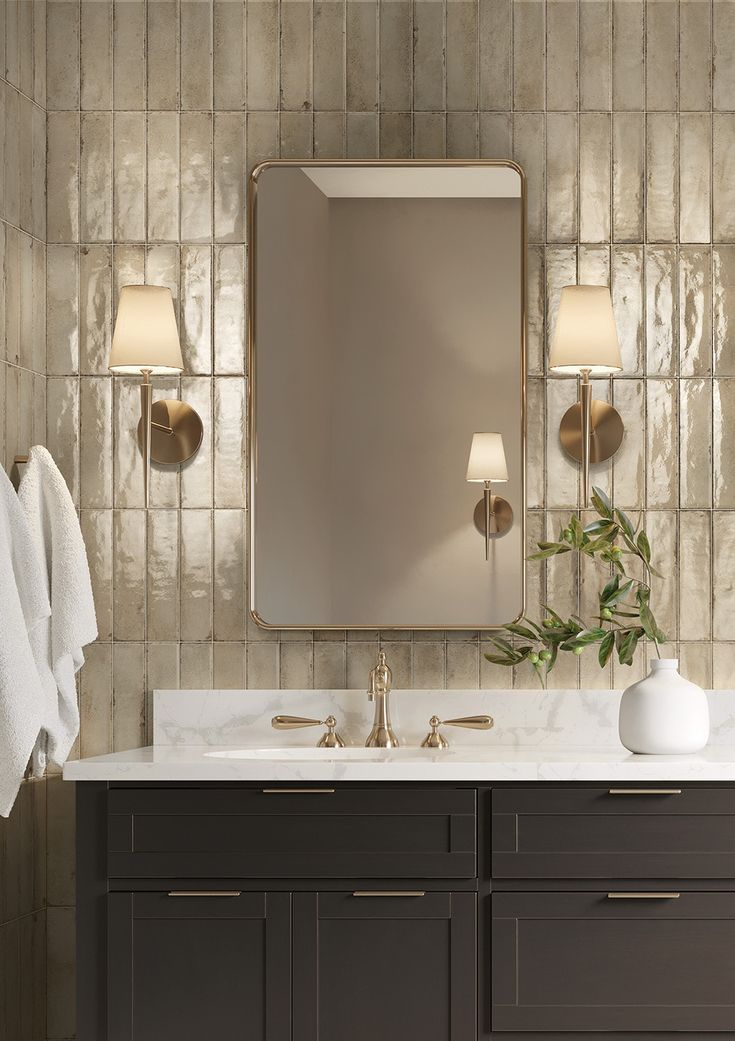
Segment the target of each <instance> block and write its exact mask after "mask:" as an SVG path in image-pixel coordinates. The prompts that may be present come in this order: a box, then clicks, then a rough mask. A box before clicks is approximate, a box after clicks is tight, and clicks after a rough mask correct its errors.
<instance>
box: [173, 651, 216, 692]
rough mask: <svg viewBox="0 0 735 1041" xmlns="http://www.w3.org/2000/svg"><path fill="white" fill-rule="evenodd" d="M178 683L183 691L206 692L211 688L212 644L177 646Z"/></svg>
mask: <svg viewBox="0 0 735 1041" xmlns="http://www.w3.org/2000/svg"><path fill="white" fill-rule="evenodd" d="M179 652H180V653H179V661H180V665H179V668H180V674H179V682H180V683H181V686H182V687H183V688H184V689H185V690H208V689H210V688H211V686H212V644H211V643H182V644H180V646H179Z"/></svg>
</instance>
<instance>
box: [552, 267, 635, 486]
mask: <svg viewBox="0 0 735 1041" xmlns="http://www.w3.org/2000/svg"><path fill="white" fill-rule="evenodd" d="M622 367H623V366H622V363H621V360H620V345H619V343H618V334H617V331H616V329H615V318H614V316H613V309H612V300H611V299H610V290H609V289H608V287H607V286H585V285H582V286H564V288H563V289H562V291H561V299H560V301H559V313H558V315H557V319H556V330H555V332H554V340H553V343H552V345H551V351H550V353H549V369H550V370H551V371H552V372H558V373H562V374H564V373H565V374H567V375H574V376H578V377H579V378H580V381H581V382H580V386H579V401H578V402H577V403H576V404H574V405H572V406H571V407H570V408H568V409H567V411H566V412H565V413H564V416H563V417H562V421H561V426H560V427H559V438H560V440H561V444H562V447H563V449H564V451H565V452H566V453H567V454H568V455H570V456H571V457H572V458H573V459H576V460H577V461H578V462H581V464H582V505H583V506H587V504H588V502H589V485H590V463H602V462H604V461H605V460H606V459H610V457H611V456H613V455H615V453H616V452H617V450H618V449H619V448H620V444H621V442H622V440H623V434H624V432H625V428H624V426H623V421H622V419H621V418H620V415H619V413H618V412H617V410H616V409H614V408H613V406H612V405H608V404H607V403H606V402H604V401H593V400H592V387H591V385H590V376H612V375H613V374H614V373H616V372H620V371H621V370H622Z"/></svg>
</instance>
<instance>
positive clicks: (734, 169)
mask: <svg viewBox="0 0 735 1041" xmlns="http://www.w3.org/2000/svg"><path fill="white" fill-rule="evenodd" d="M712 135H713V142H712V144H713V148H712V221H713V227H712V234H713V238H714V241H715V242H732V241H733V239H735V115H732V114H730V113H728V114H724V113H716V114H715V115H714V116H713V120H712Z"/></svg>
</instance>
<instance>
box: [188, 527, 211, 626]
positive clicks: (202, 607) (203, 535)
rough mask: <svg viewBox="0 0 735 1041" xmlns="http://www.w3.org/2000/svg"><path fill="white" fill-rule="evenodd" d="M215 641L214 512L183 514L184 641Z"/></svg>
mask: <svg viewBox="0 0 735 1041" xmlns="http://www.w3.org/2000/svg"><path fill="white" fill-rule="evenodd" d="M211 638H212V512H211V510H182V511H181V639H182V640H210V639H211Z"/></svg>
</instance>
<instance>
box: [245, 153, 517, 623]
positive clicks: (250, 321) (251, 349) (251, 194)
mask: <svg viewBox="0 0 735 1041" xmlns="http://www.w3.org/2000/svg"><path fill="white" fill-rule="evenodd" d="M304 166H315V167H346V168H355V167H408V168H411V167H413V168H415V169H427V168H433V167H447V168H452V167H487V168H488V169H493V168H503V169H510V170H515V171H516V172H517V173H518V175H519V177H520V181H521V294H520V296H521V344H520V347H521V366H520V369H521V386H520V400H521V453H520V466H521V475H520V482H519V484H520V489H521V503H520V508H519V510H518V513H519V517H520V525H521V547H522V551H523V552H522V554H521V611H520V613H519V614H518V616H517V617H516V618H515V619H509V621H514V622H518V621H519V620H520V619H521V618H522V617H523V615H524V613H525V608H526V555H525V546H526V423H527V411H526V378H527V329H526V321H527V295H528V287H527V278H528V261H527V252H528V234H527V191H526V176H525V174H524V172H523V169H522V168H521V167H520V166H519V165H518V164H517V163H515V162H513V160H511V159H434V160H424V159H267V160H265V161H264V162H261V163H258V165H257V166H255V167H254V168H253V170H252V172H251V174H250V177H249V178H248V239H247V242H248V282H247V287H248V292H247V372H246V376H245V378H246V380H247V409H248V424H247V426H248V457H247V458H248V478H247V515H248V516H247V554H248V568H247V570H248V608H249V614H250V617H251V618H252V619H253V621H254V622H255V623H256V624H257V625H258V626H259V627H260V628H262V629H269V630H279V629H281V630H284V631H299V630H304V629H305V628H306V629H308V628H313V629H316V630H318V631H320V632H339V631H351V632H365V631H369V630H374V629H377V630H379V631H380V632H406V631H416V632H430V631H442V632H466V631H476V632H497V631H498V630H499V629H501V628H502V626H501V625H485V626H483V625H474V624H471V623H468V624H467V625H442V624H437V625H410V624H407V625H390V626H386V625H380V624H371V625H367V624H366V625H319V626H312V627H309V626H305V625H278V624H275V623H271V622H267V621H265V619H263V618H261V617H260V615H259V614H258V612H257V611H256V610H255V563H254V553H253V524H254V511H253V503H254V501H255V478H256V474H257V415H256V408H255V385H256V376H257V373H256V364H255V331H256V305H255V301H256V289H257V285H256V279H257V271H256V269H257V263H256V257H257V230H256V229H257V224H256V215H257V203H258V178H259V177H260V176H261V174H262V173H263V172H264V171H265V170H267V169H269V168H270V167H297V168H299V167H304Z"/></svg>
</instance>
